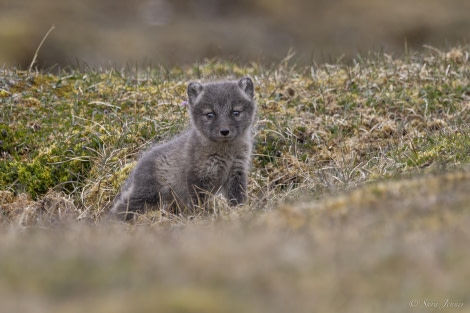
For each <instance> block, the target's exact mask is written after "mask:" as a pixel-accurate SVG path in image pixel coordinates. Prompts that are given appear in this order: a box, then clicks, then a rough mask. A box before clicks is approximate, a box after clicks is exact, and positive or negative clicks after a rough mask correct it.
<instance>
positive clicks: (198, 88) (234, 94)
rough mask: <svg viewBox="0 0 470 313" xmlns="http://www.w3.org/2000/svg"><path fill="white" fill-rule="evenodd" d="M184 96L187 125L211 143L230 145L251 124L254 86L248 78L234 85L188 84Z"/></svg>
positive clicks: (230, 83)
mask: <svg viewBox="0 0 470 313" xmlns="http://www.w3.org/2000/svg"><path fill="white" fill-rule="evenodd" d="M187 92H188V100H189V101H188V103H189V105H188V109H189V115H190V117H191V122H192V124H193V125H194V127H195V128H196V129H197V131H198V132H199V133H200V134H202V135H203V136H205V137H207V138H208V139H210V140H211V141H215V142H230V141H233V140H235V139H236V138H238V137H240V135H242V134H246V132H247V131H248V130H249V129H250V127H251V125H252V124H253V120H254V115H255V101H254V99H253V97H254V86H253V81H252V80H251V78H249V77H244V78H242V79H240V80H239V81H234V82H218V83H209V84H199V83H195V82H192V83H189V85H188V90H187Z"/></svg>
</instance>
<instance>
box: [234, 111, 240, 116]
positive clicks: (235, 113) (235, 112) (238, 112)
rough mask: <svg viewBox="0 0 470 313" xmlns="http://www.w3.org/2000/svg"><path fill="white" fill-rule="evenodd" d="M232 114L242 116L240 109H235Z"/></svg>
mask: <svg viewBox="0 0 470 313" xmlns="http://www.w3.org/2000/svg"><path fill="white" fill-rule="evenodd" d="M232 115H233V116H240V111H233V112H232Z"/></svg>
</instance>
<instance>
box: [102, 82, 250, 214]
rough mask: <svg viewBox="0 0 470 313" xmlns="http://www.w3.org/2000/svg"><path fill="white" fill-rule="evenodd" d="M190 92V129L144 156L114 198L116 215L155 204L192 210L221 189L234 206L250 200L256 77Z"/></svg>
mask: <svg viewBox="0 0 470 313" xmlns="http://www.w3.org/2000/svg"><path fill="white" fill-rule="evenodd" d="M187 93H188V100H189V101H188V112H189V116H190V121H191V123H190V127H189V129H188V130H187V131H186V132H184V133H182V134H180V135H179V136H177V137H176V138H174V139H173V140H171V141H169V142H167V143H165V144H161V145H155V146H154V147H152V148H151V149H150V150H148V151H147V152H145V153H144V154H143V155H142V157H141V158H140V160H139V161H138V162H137V165H136V167H135V169H134V170H133V172H132V173H131V174H130V176H129V177H128V178H127V180H126V182H125V183H124V186H123V187H122V190H121V193H120V194H119V195H118V196H117V197H116V199H115V200H114V204H113V207H112V209H111V214H112V215H114V216H118V217H120V218H123V219H130V218H132V216H133V214H134V213H142V212H145V211H146V210H149V209H159V208H164V209H168V210H170V211H173V212H178V211H184V210H190V211H192V210H193V209H194V206H198V205H203V204H204V203H205V202H206V201H207V197H208V195H210V194H215V193H219V192H220V193H222V194H223V195H224V196H225V198H226V199H227V200H228V201H229V203H230V205H237V204H240V203H243V202H244V201H245V200H246V197H247V195H246V192H247V190H246V185H247V174H248V170H249V165H250V156H251V148H252V135H251V128H252V125H253V121H254V117H255V112H256V104H255V101H254V99H253V96H254V86H253V81H252V80H251V79H250V78H249V77H245V78H242V79H240V80H239V81H235V82H231V81H230V82H216V83H209V84H204V85H201V84H199V83H195V82H192V83H190V84H189V85H188V88H187Z"/></svg>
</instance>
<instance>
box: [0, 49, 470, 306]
mask: <svg viewBox="0 0 470 313" xmlns="http://www.w3.org/2000/svg"><path fill="white" fill-rule="evenodd" d="M468 55H469V48H468V47H459V48H455V49H453V50H451V51H448V52H441V51H437V50H435V49H429V51H428V52H427V53H424V54H412V55H409V56H407V57H404V58H402V59H394V58H393V57H391V56H388V55H369V56H365V57H363V58H360V57H358V58H357V59H356V61H355V62H354V63H353V65H350V66H346V65H342V64H325V65H321V66H311V67H296V66H293V65H289V64H288V62H287V61H286V62H283V63H281V64H279V65H276V66H273V67H270V68H267V67H262V66H261V65H258V64H252V65H251V66H246V67H240V66H237V65H236V64H233V63H226V62H223V61H207V62H206V63H203V64H196V65H194V66H191V67H185V68H171V69H166V68H149V69H143V70H135V71H131V70H129V71H117V70H112V71H106V72H95V71H88V72H82V71H77V72H67V73H62V74H59V75H52V74H48V73H25V72H19V71H15V70H9V69H3V70H2V72H1V76H0V105H1V113H0V128H1V129H0V140H1V142H0V152H1V156H0V157H1V159H0V190H1V191H0V209H1V217H0V218H1V222H0V223H1V224H0V226H1V230H0V232H1V234H0V262H1V266H0V311H1V312H82V311H84V310H85V311H90V312H129V311H134V312H220V311H226V312H312V311H319V312H338V311H347V312H376V311H382V312H405V311H410V312H434V311H436V312H437V311H443V310H444V311H446V312H470V294H469V293H468V290H470V283H469V282H470V268H469V267H468V263H469V261H470V250H469V249H468V247H467V246H468V242H469V239H470V232H469V229H470V215H469V211H470V194H469V192H468V190H470V168H469V166H468V163H469V147H470V138H469V132H468V130H469V125H468V121H469V110H470V86H469V83H470V71H469V60H468ZM242 75H250V76H251V77H253V79H254V80H255V82H256V85H257V89H256V92H257V100H258V105H259V119H258V122H257V130H256V134H255V136H256V144H255V150H254V151H255V152H254V153H255V155H254V159H253V168H252V174H251V177H250V201H249V203H248V204H247V205H245V206H243V207H241V208H238V209H234V210H230V209H228V208H227V207H226V205H225V203H224V201H223V200H221V199H215V200H214V205H213V211H211V212H200V213H199V214H197V215H196V216H191V217H188V216H174V215H170V214H168V213H166V212H152V213H149V214H147V215H144V216H141V217H140V218H139V220H138V221H136V223H134V224H109V223H104V222H101V221H100V217H101V216H102V215H103V214H105V213H106V212H107V210H108V209H109V204H110V201H111V200H112V198H113V196H114V195H115V194H116V192H117V191H118V189H119V186H120V184H121V183H122V181H123V179H125V177H126V174H127V173H128V172H129V170H130V169H131V168H132V166H133V165H134V164H135V163H134V161H135V159H136V157H137V155H138V152H139V151H140V150H141V149H143V148H144V147H145V146H147V145H148V144H149V142H151V141H162V140H166V139H168V138H170V137H171V136H173V135H174V134H175V133H177V132H179V131H180V130H182V129H183V128H184V126H185V124H186V120H187V115H186V113H185V108H184V107H181V102H182V101H184V100H185V95H184V93H185V88H186V84H187V83H188V82H189V81H191V80H198V79H200V80H212V79H224V78H227V77H238V76H242ZM415 301H416V302H415ZM446 301H448V302H447V304H449V303H450V302H453V303H457V304H456V306H457V307H454V308H448V307H445V304H446ZM431 303H433V304H432V305H431ZM434 303H436V306H433V305H434ZM410 304H411V305H410Z"/></svg>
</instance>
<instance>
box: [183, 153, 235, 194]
mask: <svg viewBox="0 0 470 313" xmlns="http://www.w3.org/2000/svg"><path fill="white" fill-rule="evenodd" d="M199 161H200V162H198V164H196V166H195V167H194V171H193V173H192V174H193V175H194V176H195V177H194V178H196V179H195V180H196V181H200V182H203V183H210V184H211V185H212V186H213V187H219V186H222V185H223V183H224V182H225V181H226V180H227V178H228V176H229V174H230V168H231V167H232V163H233V161H232V160H231V159H228V158H224V157H221V156H219V155H211V156H209V157H208V158H207V159H205V160H199Z"/></svg>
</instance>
